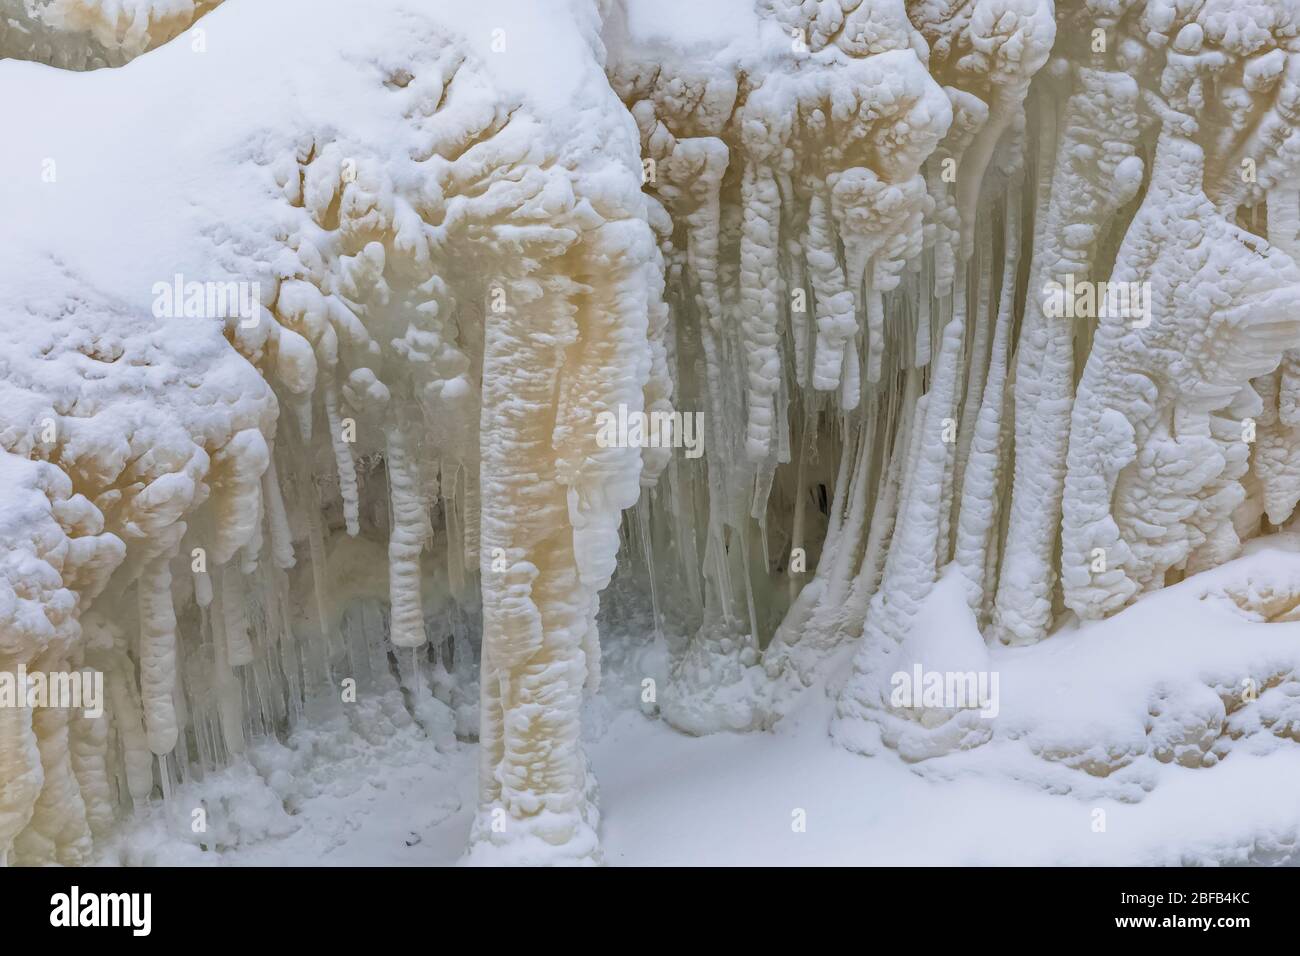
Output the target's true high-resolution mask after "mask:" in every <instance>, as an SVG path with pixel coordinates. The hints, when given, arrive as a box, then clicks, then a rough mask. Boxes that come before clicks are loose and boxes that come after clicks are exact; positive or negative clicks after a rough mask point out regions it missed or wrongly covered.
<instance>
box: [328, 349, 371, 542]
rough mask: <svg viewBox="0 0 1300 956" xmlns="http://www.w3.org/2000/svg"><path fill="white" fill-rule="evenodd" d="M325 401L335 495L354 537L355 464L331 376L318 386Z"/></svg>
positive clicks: (355, 503)
mask: <svg viewBox="0 0 1300 956" xmlns="http://www.w3.org/2000/svg"><path fill="white" fill-rule="evenodd" d="M321 396H322V398H323V400H324V404H325V419H326V421H327V422H328V423H329V431H330V447H331V448H332V449H333V451H334V464H335V467H336V468H337V469H338V479H339V495H340V496H341V497H342V499H343V521H344V523H345V524H346V525H347V530H348V534H349V535H351V536H352V537H354V538H355V537H356V536H357V534H358V533H359V532H360V530H361V526H360V524H359V523H358V519H357V510H358V507H359V505H358V497H357V466H356V462H354V461H353V460H352V448H351V445H350V443H349V442H348V441H347V437H346V436H345V435H344V433H343V423H342V420H341V419H340V418H339V394H338V385H337V384H336V382H335V381H334V378H333V376H332V375H331V376H330V377H329V378H328V379H327V380H326V381H325V386H324V388H323V389H321Z"/></svg>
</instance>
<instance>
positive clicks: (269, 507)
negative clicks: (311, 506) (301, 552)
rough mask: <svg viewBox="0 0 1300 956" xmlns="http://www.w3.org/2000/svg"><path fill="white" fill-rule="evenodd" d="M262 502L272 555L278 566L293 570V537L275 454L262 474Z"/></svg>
mask: <svg viewBox="0 0 1300 956" xmlns="http://www.w3.org/2000/svg"><path fill="white" fill-rule="evenodd" d="M262 502H263V507H264V509H265V512H266V523H267V525H268V527H269V529H270V533H271V554H272V556H273V557H274V558H275V563H276V566H277V567H281V568H291V567H293V565H294V555H293V535H292V534H291V533H290V531H289V519H288V517H287V515H286V514H285V510H284V497H283V496H282V495H281V494H280V479H279V477H278V476H277V474H276V471H275V455H274V454H272V455H271V458H270V462H269V463H268V464H267V466H266V471H264V472H263V473H262Z"/></svg>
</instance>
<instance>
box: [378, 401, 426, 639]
mask: <svg viewBox="0 0 1300 956" xmlns="http://www.w3.org/2000/svg"><path fill="white" fill-rule="evenodd" d="M387 434H388V457H387V459H386V463H387V466H388V492H389V496H390V500H391V502H392V505H391V511H392V516H393V527H392V530H391V531H390V532H389V536H388V593H389V600H390V602H391V604H392V641H393V646H394V647H419V646H420V645H422V644H423V643H424V642H425V634H424V606H423V602H422V599H421V594H420V588H421V580H420V552H421V551H422V550H423V539H424V535H423V522H424V504H423V500H422V498H421V497H420V489H419V485H418V482H417V478H416V474H415V468H414V463H413V462H412V461H411V459H410V456H409V454H408V452H407V449H406V437H405V435H403V433H402V427H401V425H400V424H395V425H393V426H391V427H390V428H389V429H388V432H387Z"/></svg>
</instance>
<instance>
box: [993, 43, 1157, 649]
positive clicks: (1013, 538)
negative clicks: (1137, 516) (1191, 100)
mask: <svg viewBox="0 0 1300 956" xmlns="http://www.w3.org/2000/svg"><path fill="white" fill-rule="evenodd" d="M1077 83H1078V88H1077V89H1076V91H1075V92H1074V94H1073V95H1072V96H1071V97H1070V99H1069V102H1068V104H1067V106H1066V110H1065V118H1064V121H1063V122H1062V124H1061V126H1062V128H1063V130H1064V135H1063V139H1062V142H1061V143H1060V145H1059V148H1058V149H1057V151H1056V162H1055V166H1054V168H1053V169H1052V170H1051V171H1050V175H1051V177H1052V184H1051V191H1050V196H1049V197H1048V199H1047V205H1046V207H1045V208H1044V207H1042V206H1040V207H1039V210H1038V214H1037V215H1036V217H1035V218H1036V219H1039V218H1041V220H1042V224H1043V226H1042V230H1041V231H1040V232H1039V234H1038V242H1037V243H1036V245H1035V249H1034V260H1033V266H1032V267H1031V270H1030V278H1029V290H1028V293H1027V298H1026V304H1025V316H1024V321H1023V326H1022V330H1021V335H1020V343H1019V349H1018V355H1017V368H1016V394H1015V404H1016V445H1015V459H1016V461H1015V476H1014V481H1013V483H1012V496H1011V510H1010V516H1009V521H1008V527H1007V540H1006V549H1005V552H1004V556H1003V561H1002V574H1001V579H1000V581H999V585H998V594H997V599H996V604H995V610H994V627H995V628H996V631H997V636H998V637H999V639H1000V640H1002V641H1003V642H1004V643H1019V642H1029V641H1036V640H1040V639H1042V638H1043V637H1045V636H1046V635H1047V631H1048V629H1049V627H1050V626H1051V623H1052V602H1053V595H1054V593H1055V590H1056V573H1055V570H1054V567H1055V553H1056V549H1057V543H1058V541H1059V536H1060V521H1061V500H1062V497H1063V495H1064V491H1065V470H1066V452H1067V443H1068V441H1069V434H1070V413H1071V409H1072V407H1073V401H1074V322H1075V317H1074V316H1073V314H1072V313H1073V312H1074V311H1075V310H1074V309H1073V308H1072V307H1071V308H1069V309H1068V311H1067V309H1066V308H1064V297H1065V296H1067V295H1071V293H1069V292H1067V291H1065V290H1067V289H1071V290H1072V289H1074V288H1075V287H1076V284H1077V283H1080V282H1091V281H1093V279H1094V277H1093V276H1092V275H1091V272H1090V268H1091V261H1092V250H1093V246H1094V244H1095V242H1096V240H1097V237H1098V234H1099V230H1100V229H1101V227H1102V225H1103V224H1104V223H1105V222H1106V221H1107V219H1108V217H1109V216H1111V215H1112V214H1113V213H1114V212H1115V210H1117V209H1119V208H1120V207H1121V206H1122V205H1124V204H1125V203H1126V202H1128V200H1129V199H1131V198H1132V197H1133V196H1134V194H1135V193H1136V192H1137V190H1138V188H1139V187H1140V186H1141V182H1142V161H1141V159H1140V158H1138V157H1137V155H1136V153H1135V144H1136V142H1137V138H1138V133H1139V128H1138V120H1137V97H1138V88H1137V84H1136V83H1135V82H1134V80H1133V79H1132V77H1130V76H1128V75H1126V74H1122V73H1108V72H1103V71H1099V70H1091V69H1082V68H1081V69H1079V70H1078V78H1077ZM1040 175H1042V172H1040ZM1072 305H1073V303H1071V306H1072ZM1084 318H1085V319H1087V320H1091V318H1092V317H1084Z"/></svg>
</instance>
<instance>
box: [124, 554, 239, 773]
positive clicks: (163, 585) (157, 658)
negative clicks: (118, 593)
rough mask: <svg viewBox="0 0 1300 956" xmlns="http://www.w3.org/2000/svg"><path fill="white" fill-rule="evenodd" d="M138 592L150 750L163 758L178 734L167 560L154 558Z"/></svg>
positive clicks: (142, 691) (142, 686) (173, 624)
mask: <svg viewBox="0 0 1300 956" xmlns="http://www.w3.org/2000/svg"><path fill="white" fill-rule="evenodd" d="M227 573H228V574H229V573H231V572H229V571H228V572H227ZM138 591H139V603H140V696H141V699H142V701H143V703H144V725H145V733H146V735H147V737H148V741H149V749H150V750H152V751H153V752H154V753H155V754H158V755H160V756H161V755H162V754H167V753H171V751H172V749H173V748H174V747H175V746H176V738H177V734H178V731H177V725H176V711H175V707H174V705H173V703H172V693H173V691H174V690H175V687H176V611H175V610H174V609H173V607H172V574H171V567H170V564H169V562H168V559H167V557H166V556H162V557H158V558H154V559H153V560H152V561H151V562H149V564H147V565H146V566H145V568H144V571H143V572H142V573H141V575H140V582H139V585H138ZM250 654H251V651H250Z"/></svg>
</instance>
